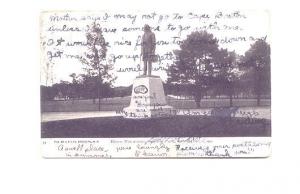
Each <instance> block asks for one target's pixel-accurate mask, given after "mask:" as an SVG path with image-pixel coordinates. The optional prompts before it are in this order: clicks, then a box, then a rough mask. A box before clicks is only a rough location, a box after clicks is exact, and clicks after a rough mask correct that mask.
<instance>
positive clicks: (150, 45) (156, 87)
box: [123, 24, 174, 119]
mask: <svg viewBox="0 0 300 194" xmlns="http://www.w3.org/2000/svg"><path fill="white" fill-rule="evenodd" d="M155 43H156V40H155V34H154V33H153V32H152V31H151V29H150V26H149V25H147V24H146V25H145V26H144V34H143V38H142V44H141V56H142V59H143V63H144V68H143V75H142V76H138V77H136V78H135V80H134V81H133V86H132V94H131V101H130V105H129V107H126V108H124V110H123V111H124V115H123V116H124V117H125V118H131V119H145V118H155V117H169V116H171V115H173V113H174V109H173V107H172V106H169V105H167V101H166V96H165V92H164V88H163V84H162V80H161V79H160V77H159V76H153V75H151V71H152V62H154V61H155V58H156V55H155V46H156V45H155Z"/></svg>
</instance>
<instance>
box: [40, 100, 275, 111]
mask: <svg viewBox="0 0 300 194" xmlns="http://www.w3.org/2000/svg"><path fill="white" fill-rule="evenodd" d="M167 101H168V104H169V105H171V106H173V107H174V108H176V109H194V108H196V103H195V101H194V100H178V99H174V98H171V97H169V96H168V97H167ZM129 104H130V97H129V96H127V97H115V98H108V99H102V100H101V111H118V110H123V108H124V107H126V106H128V105H129ZM270 105H271V100H270V99H262V100H261V106H270ZM228 106H229V99H202V101H201V108H215V107H228ZM233 106H235V107H255V106H256V99H234V100H233ZM41 111H42V112H82V111H98V102H96V103H95V104H94V103H93V100H91V99H87V100H84V99H81V100H74V101H72V100H66V101H45V102H41Z"/></svg>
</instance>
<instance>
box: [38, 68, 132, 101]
mask: <svg viewBox="0 0 300 194" xmlns="http://www.w3.org/2000/svg"><path fill="white" fill-rule="evenodd" d="M70 76H71V77H72V82H68V81H61V82H60V83H56V84H53V85H52V86H41V99H42V100H43V101H47V100H72V101H73V102H74V100H79V99H93V103H96V102H97V100H96V99H98V100H99V97H100V99H101V98H110V97H124V96H129V95H130V94H131V88H132V86H128V87H112V84H111V83H110V82H103V83H101V84H100V85H99V84H98V77H97V76H94V77H90V76H88V75H87V74H80V75H76V74H74V73H73V74H71V75H70ZM98 87H99V88H98ZM98 91H101V92H99V93H98Z"/></svg>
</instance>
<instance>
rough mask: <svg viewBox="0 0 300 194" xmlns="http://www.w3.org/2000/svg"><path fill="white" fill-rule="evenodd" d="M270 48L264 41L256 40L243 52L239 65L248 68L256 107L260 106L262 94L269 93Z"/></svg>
mask: <svg viewBox="0 0 300 194" xmlns="http://www.w3.org/2000/svg"><path fill="white" fill-rule="evenodd" d="M270 52H271V48H270V45H269V44H268V43H267V42H266V41H265V40H257V41H256V42H255V43H254V44H252V45H251V47H250V49H249V50H248V51H246V52H245V56H244V57H243V59H242V63H241V65H242V66H244V67H247V68H248V73H249V74H250V75H253V76H252V80H253V82H252V83H253V91H254V93H255V95H256V99H257V106H260V99H261V95H262V94H263V93H265V94H267V95H270V93H271V75H270V74H271V73H270V70H271V59H270Z"/></svg>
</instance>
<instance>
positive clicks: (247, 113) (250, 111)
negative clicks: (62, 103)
mask: <svg viewBox="0 0 300 194" xmlns="http://www.w3.org/2000/svg"><path fill="white" fill-rule="evenodd" d="M176 111H177V115H188V116H201V115H207V116H211V115H212V114H214V115H215V116H220V115H222V116H229V115H232V114H233V113H234V117H244V118H246V117H248V118H249V117H250V118H258V119H271V109H270V107H240V108H218V109H213V108H203V109H188V110H184V109H179V110H176ZM115 116H121V115H120V113H117V112H116V111H88V112H44V113H42V114H41V121H42V122H49V121H59V120H70V119H81V118H95V117H115Z"/></svg>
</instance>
